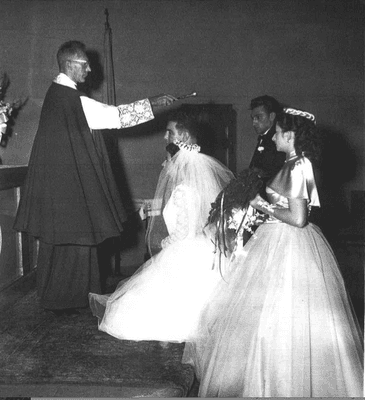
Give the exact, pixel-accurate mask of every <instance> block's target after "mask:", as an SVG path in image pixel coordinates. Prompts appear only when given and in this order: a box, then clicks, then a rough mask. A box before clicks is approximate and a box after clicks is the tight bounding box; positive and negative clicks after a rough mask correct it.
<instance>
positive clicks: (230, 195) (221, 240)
mask: <svg viewBox="0 0 365 400" xmlns="http://www.w3.org/2000/svg"><path fill="white" fill-rule="evenodd" d="M260 175H261V173H260V171H259V170H256V169H246V170H243V171H242V172H241V173H240V174H239V175H238V177H237V178H235V179H232V181H231V182H230V183H229V184H228V185H227V186H226V188H225V189H223V190H222V191H221V192H220V193H219V195H218V196H217V198H216V200H215V202H214V203H213V204H212V207H211V210H210V213H209V218H208V224H215V225H216V226H217V229H216V237H215V246H216V249H217V250H219V251H220V252H221V253H224V254H226V250H228V249H229V248H231V249H232V248H233V247H235V245H236V244H237V240H238V238H241V239H242V236H243V233H244V232H245V231H246V232H248V233H249V234H250V235H252V234H253V233H254V232H253V229H252V227H253V226H255V225H259V224H260V223H262V222H263V221H262V216H261V215H260V214H259V213H257V212H256V210H255V209H253V208H252V207H251V206H250V201H251V200H252V199H254V198H255V196H256V194H257V193H258V192H259V190H260V189H261V187H262V185H263V182H262V180H261V176H260ZM232 230H233V231H234V234H233V242H234V243H235V244H234V245H233V246H232V243H227V240H226V239H227V237H228V238H232V234H231V233H230V232H229V231H232ZM247 240H248V237H247ZM247 240H246V241H247ZM241 241H242V244H245V241H244V240H241ZM228 242H232V239H230V240H228Z"/></svg>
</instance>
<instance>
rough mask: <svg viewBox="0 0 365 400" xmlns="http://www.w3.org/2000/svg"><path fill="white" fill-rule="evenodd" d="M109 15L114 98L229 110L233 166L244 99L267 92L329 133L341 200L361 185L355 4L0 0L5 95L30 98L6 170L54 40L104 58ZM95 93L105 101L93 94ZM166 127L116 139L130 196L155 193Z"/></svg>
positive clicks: (38, 95) (19, 155)
mask: <svg viewBox="0 0 365 400" xmlns="http://www.w3.org/2000/svg"><path fill="white" fill-rule="evenodd" d="M105 8H108V11H109V22H110V25H111V28H112V31H113V52H114V68H115V79H116V95H117V103H128V102H131V101H134V100H137V99H140V98H144V97H148V96H152V95H156V94H159V93H162V92H165V93H171V94H173V95H181V94H185V93H189V92H191V91H197V93H198V95H199V97H197V98H196V99H194V100H191V102H192V103H207V102H215V103H222V104H233V106H234V109H235V110H236V112H237V143H236V151H237V170H238V171H239V170H241V169H242V168H244V167H247V166H248V163H249V161H250V157H251V155H252V152H253V150H254V147H255V144H256V136H255V134H254V132H253V129H252V126H251V120H250V115H249V111H248V107H249V102H250V99H251V98H253V97H256V96H258V95H262V94H270V95H273V96H275V97H277V98H278V99H279V100H281V101H283V102H284V103H287V104H289V105H292V106H297V107H300V108H302V109H305V110H307V111H310V112H312V113H314V114H315V115H316V117H317V121H318V125H319V126H320V127H323V128H326V131H327V134H328V132H330V135H329V136H328V141H327V145H328V146H329V147H328V148H327V151H329V149H331V152H332V147H331V146H333V152H332V153H333V154H332V155H333V158H334V159H336V160H338V164H337V165H339V164H342V166H343V168H345V169H346V166H348V170H346V173H343V174H341V176H340V183H341V190H343V191H344V193H345V197H347V199H349V197H350V191H351V190H364V186H365V184H364V172H365V171H364V169H365V166H364V157H363V153H364V34H363V25H364V12H363V6H362V5H361V3H360V2H357V1H351V0H349V1H347V0H328V1H323V0H314V1H308V0H300V1H297V0H195V1H194V0H175V1H174V0H149V1H148V0H133V1H132V0H118V1H111V0H109V1H107V0H106V1H99V0H77V1H75V0H71V1H68V0H47V1H46V0H43V1H42V0H1V1H0V10H1V23H0V71H1V72H6V73H7V74H8V76H9V78H10V81H11V85H10V87H9V90H8V93H7V99H8V100H12V99H14V98H17V97H23V98H27V99H28V100H27V103H26V104H25V106H24V107H23V109H22V110H21V111H20V112H19V115H18V117H17V119H16V124H15V126H14V132H13V135H12V136H11V137H10V138H9V141H8V144H7V146H6V147H5V148H1V149H0V157H1V159H2V161H3V163H4V164H24V163H27V162H28V159H29V155H30V151H31V146H32V142H33V139H34V135H35V133H36V129H37V124H38V119H39V115H40V110H41V106H42V102H43V98H44V95H45V92H46V90H47V88H48V86H49V84H50V82H51V80H52V79H53V77H54V76H55V75H56V74H57V73H58V68H57V64H56V59H55V55H56V51H57V48H58V47H59V45H60V44H62V43H63V42H64V41H66V40H70V39H77V40H81V41H84V42H85V43H86V44H87V46H88V47H89V49H90V50H92V51H94V52H95V53H96V55H99V56H100V59H102V56H103V34H104V22H105V15H104V9H105ZM93 95H94V97H95V98H97V99H99V100H101V99H102V96H101V91H100V90H96V91H94V93H93ZM162 130H163V126H160V125H159V123H158V121H157V122H154V123H147V124H146V125H145V126H144V127H142V128H141V129H138V130H137V129H136V130H133V129H129V130H128V131H127V132H123V131H120V132H119V133H118V137H120V140H119V148H120V152H121V156H122V160H123V163H124V167H125V171H126V175H127V179H128V183H129V185H130V190H131V193H132V196H133V197H136V198H149V197H151V196H153V192H154V188H155V186H156V183H157V177H158V174H159V172H160V169H161V162H162V161H163V158H164V155H165V151H164V141H163V139H162V136H163V133H162ZM114 134H115V133H114ZM330 174H331V173H330ZM336 174H338V172H337V170H334V172H333V176H332V178H335V176H336Z"/></svg>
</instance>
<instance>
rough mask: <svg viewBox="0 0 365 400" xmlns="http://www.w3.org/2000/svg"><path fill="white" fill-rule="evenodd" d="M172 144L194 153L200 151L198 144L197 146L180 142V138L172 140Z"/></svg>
mask: <svg viewBox="0 0 365 400" xmlns="http://www.w3.org/2000/svg"><path fill="white" fill-rule="evenodd" d="M174 144H175V145H176V146H178V147H179V148H180V149H183V150H187V151H193V152H195V153H199V152H200V146H198V145H197V144H187V143H184V142H182V141H181V140H174Z"/></svg>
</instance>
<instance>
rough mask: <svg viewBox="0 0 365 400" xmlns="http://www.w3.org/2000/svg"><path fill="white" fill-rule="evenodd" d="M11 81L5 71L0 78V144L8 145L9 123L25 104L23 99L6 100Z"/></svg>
mask: <svg viewBox="0 0 365 400" xmlns="http://www.w3.org/2000/svg"><path fill="white" fill-rule="evenodd" d="M9 84H10V81H9V78H8V76H7V75H6V74H5V73H4V74H3V75H2V76H1V78H0V146H2V147H5V146H6V142H7V140H6V138H7V136H8V135H9V123H10V122H11V120H12V119H13V118H14V114H15V111H18V110H19V109H20V107H21V106H22V105H23V104H24V103H23V102H22V101H21V100H19V99H18V100H15V101H13V102H11V103H9V102H6V101H5V96H6V90H7V88H8V87H9Z"/></svg>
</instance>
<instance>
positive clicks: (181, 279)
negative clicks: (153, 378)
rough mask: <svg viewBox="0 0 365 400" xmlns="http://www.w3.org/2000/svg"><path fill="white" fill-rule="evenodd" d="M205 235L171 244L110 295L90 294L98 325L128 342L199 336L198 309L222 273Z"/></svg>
mask: <svg viewBox="0 0 365 400" xmlns="http://www.w3.org/2000/svg"><path fill="white" fill-rule="evenodd" d="M214 257H215V256H214V246H213V245H212V243H211V242H210V240H209V239H207V238H206V237H205V236H203V235H200V236H198V237H195V238H192V239H186V240H183V241H179V242H175V243H173V244H171V245H169V246H168V247H166V248H165V249H163V250H161V252H160V253H158V254H157V255H156V256H154V257H152V258H151V259H150V260H148V261H147V262H146V263H145V264H144V265H143V266H142V267H140V269H139V270H138V271H137V272H136V273H135V274H134V275H133V276H132V277H131V278H129V279H128V280H126V281H122V282H121V283H120V284H119V285H118V287H117V289H116V290H115V292H114V293H113V294H112V295H109V296H108V295H97V294H93V293H90V294H89V301H90V307H91V310H92V311H93V314H94V315H96V316H97V317H98V318H99V329H100V330H101V331H105V332H107V333H109V334H110V335H112V336H114V337H116V338H119V339H126V340H136V341H138V340H158V341H170V342H184V341H186V340H192V339H194V338H196V337H197V334H198V333H197V328H198V322H199V316H200V312H201V310H202V309H203V307H204V306H205V305H206V302H207V299H208V297H209V295H210V294H211V292H212V290H213V289H214V287H215V286H216V284H217V282H219V280H220V279H221V278H220V275H219V273H218V272H217V270H216V269H213V261H214Z"/></svg>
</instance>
